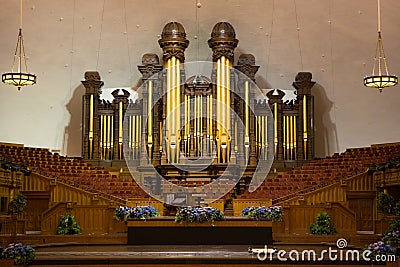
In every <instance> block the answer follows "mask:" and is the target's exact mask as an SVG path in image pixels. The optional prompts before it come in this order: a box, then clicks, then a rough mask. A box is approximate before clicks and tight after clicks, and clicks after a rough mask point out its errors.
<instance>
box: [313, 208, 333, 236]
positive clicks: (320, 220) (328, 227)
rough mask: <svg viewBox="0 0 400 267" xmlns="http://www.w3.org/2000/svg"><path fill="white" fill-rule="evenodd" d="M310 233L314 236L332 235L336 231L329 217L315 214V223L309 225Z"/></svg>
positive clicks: (323, 214)
mask: <svg viewBox="0 0 400 267" xmlns="http://www.w3.org/2000/svg"><path fill="white" fill-rule="evenodd" d="M310 231H311V233H312V234H314V235H334V234H336V229H335V227H333V225H332V223H331V216H329V214H328V213H326V212H320V213H318V214H317V221H316V223H312V224H310Z"/></svg>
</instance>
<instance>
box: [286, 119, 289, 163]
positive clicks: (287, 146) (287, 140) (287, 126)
mask: <svg viewBox="0 0 400 267" xmlns="http://www.w3.org/2000/svg"><path fill="white" fill-rule="evenodd" d="M285 117H286V153H287V156H288V157H289V155H290V139H289V138H290V124H289V116H285Z"/></svg>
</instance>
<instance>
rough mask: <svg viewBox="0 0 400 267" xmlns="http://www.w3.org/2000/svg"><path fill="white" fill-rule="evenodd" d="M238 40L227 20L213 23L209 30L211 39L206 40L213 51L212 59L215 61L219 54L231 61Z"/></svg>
mask: <svg viewBox="0 0 400 267" xmlns="http://www.w3.org/2000/svg"><path fill="white" fill-rule="evenodd" d="M238 42H239V40H238V39H236V33H235V29H234V28H233V26H232V25H231V24H230V23H229V22H218V23H217V24H215V26H214V28H213V29H212V32H211V39H210V40H208V46H209V47H210V48H211V49H212V51H213V61H217V60H218V58H220V57H221V56H225V57H226V58H228V59H229V60H230V61H233V57H234V53H233V52H234V50H235V48H236V46H237V44H238Z"/></svg>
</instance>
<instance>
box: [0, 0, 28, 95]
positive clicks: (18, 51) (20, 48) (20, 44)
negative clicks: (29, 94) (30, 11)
mask: <svg viewBox="0 0 400 267" xmlns="http://www.w3.org/2000/svg"><path fill="white" fill-rule="evenodd" d="M24 66H25V72H22V71H23V70H22V69H23V67H24ZM14 68H17V71H16V72H14ZM1 80H2V81H3V83H6V84H10V85H14V86H17V87H18V90H20V89H21V87H22V86H25V85H32V84H35V83H36V75H35V74H31V73H29V72H28V65H27V64H26V56H25V49H24V39H23V37H22V0H20V20H19V33H18V41H17V47H16V48H15V53H14V60H13V64H12V68H11V72H7V73H4V74H3V75H2V76H1Z"/></svg>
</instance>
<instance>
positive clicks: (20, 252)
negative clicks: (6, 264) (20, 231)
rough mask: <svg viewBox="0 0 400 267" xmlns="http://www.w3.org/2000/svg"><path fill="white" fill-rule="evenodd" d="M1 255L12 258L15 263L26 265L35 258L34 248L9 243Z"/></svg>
mask: <svg viewBox="0 0 400 267" xmlns="http://www.w3.org/2000/svg"><path fill="white" fill-rule="evenodd" d="M1 257H2V258H4V259H14V264H15V265H28V264H29V263H31V262H32V261H33V260H34V259H35V250H34V249H33V248H32V247H31V246H29V245H23V244H22V243H17V244H15V243H11V244H9V245H8V246H7V247H6V248H5V249H4V250H3V253H2V254H1Z"/></svg>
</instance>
